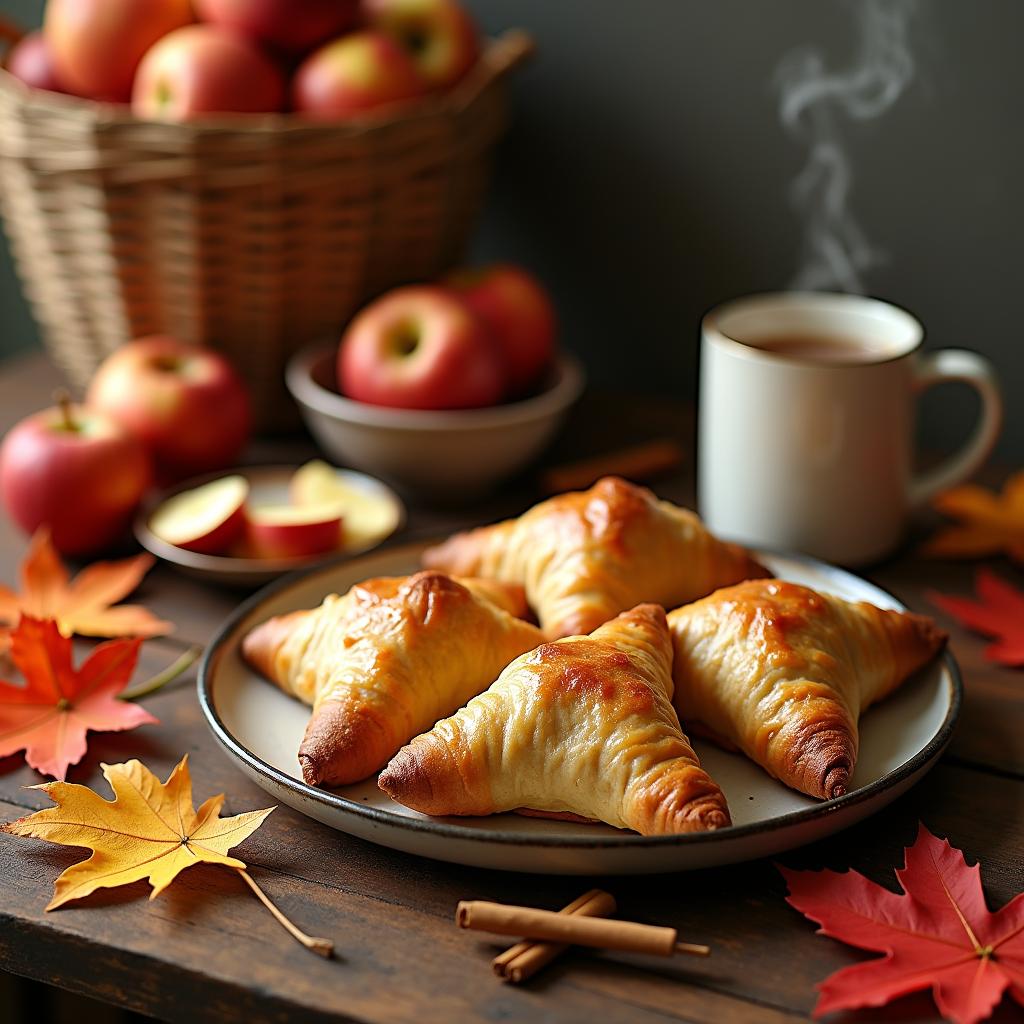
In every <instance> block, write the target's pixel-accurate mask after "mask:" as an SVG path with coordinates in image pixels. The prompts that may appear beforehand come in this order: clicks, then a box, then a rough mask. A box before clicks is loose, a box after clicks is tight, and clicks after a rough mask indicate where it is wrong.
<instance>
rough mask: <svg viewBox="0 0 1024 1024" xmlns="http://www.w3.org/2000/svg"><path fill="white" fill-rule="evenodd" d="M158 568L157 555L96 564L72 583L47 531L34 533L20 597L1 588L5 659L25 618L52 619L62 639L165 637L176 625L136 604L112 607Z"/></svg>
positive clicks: (0, 645)
mask: <svg viewBox="0 0 1024 1024" xmlns="http://www.w3.org/2000/svg"><path fill="white" fill-rule="evenodd" d="M152 564H153V556H152V555H137V556H136V557H135V558H126V559H124V560H122V561H119V562H96V563H95V564H93V565H90V566H87V567H86V568H85V569H83V570H82V571H81V572H80V573H79V574H78V575H77V576H76V577H75V578H74V580H72V579H71V578H70V576H69V574H68V571H67V569H66V568H65V566H64V564H63V562H61V560H60V556H59V555H58V554H57V552H56V550H55V549H54V547H53V544H52V543H51V541H50V533H49V530H47V529H46V528H45V527H42V528H40V529H39V530H37V531H36V532H35V534H34V535H33V537H32V541H31V543H30V544H29V549H28V554H27V555H26V556H25V561H24V562H22V565H21V593H20V594H16V593H14V591H13V590H11V589H10V588H9V587H5V586H2V585H0V653H3V652H4V651H6V650H7V649H8V648H9V647H10V638H11V630H12V629H13V628H14V626H16V625H17V623H18V618H19V616H21V615H30V616H32V617H33V618H37V619H53V620H55V621H56V623H57V627H58V628H59V629H60V631H61V634H62V635H63V636H72V635H73V634H75V633H78V634H80V635H82V636H103V637H118V636H139V637H151V636H162V635H164V634H166V633H170V632H172V631H173V630H174V625H173V624H172V623H170V622H165V621H164V620H162V619H158V618H157V617H156V616H155V615H154V614H153V613H152V612H150V611H148V610H147V609H145V608H143V607H141V606H139V605H132V604H122V605H118V606H117V607H116V608H112V607H111V605H113V604H115V602H117V601H120V600H121V598H122V597H125V596H126V595H128V594H130V593H131V592H132V591H133V590H134V589H135V588H136V587H137V586H138V585H139V583H140V581H141V580H142V577H143V576H145V575H146V573H147V572H148V571H149V569H150V566H152Z"/></svg>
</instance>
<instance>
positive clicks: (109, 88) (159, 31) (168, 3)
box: [43, 0, 194, 103]
mask: <svg viewBox="0 0 1024 1024" xmlns="http://www.w3.org/2000/svg"><path fill="white" fill-rule="evenodd" d="M193 20H194V19H193V16H192V4H191V2H190V0H50V2H49V3H48V4H47V5H46V19H45V21H44V23H43V33H44V35H45V36H46V42H47V45H48V46H49V48H50V53H51V54H52V56H53V62H54V65H55V67H56V69H57V74H58V75H59V76H60V80H61V81H62V82H64V84H65V85H66V86H67V88H68V89H69V90H70V91H71V92H74V93H76V94H77V95H79V96H88V97H90V98H91V99H96V100H114V101H116V102H121V103H124V102H127V101H128V99H129V97H130V96H131V93H132V80H133V79H134V77H135V69H136V68H137V67H138V66H139V61H140V60H142V55H143V54H144V53H145V52H146V51H147V50H148V49H149V48H150V47H151V46H152V45H153V44H154V43H155V42H156V41H157V40H158V39H159V38H160V37H161V36H165V35H167V33H168V32H172V31H174V29H176V28H180V27H181V26H182V25H188V24H189V23H190V22H191V21H193Z"/></svg>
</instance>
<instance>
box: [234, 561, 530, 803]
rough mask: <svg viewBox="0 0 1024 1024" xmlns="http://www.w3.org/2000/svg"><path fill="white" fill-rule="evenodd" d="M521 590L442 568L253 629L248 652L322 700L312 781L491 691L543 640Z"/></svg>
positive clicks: (334, 775)
mask: <svg viewBox="0 0 1024 1024" xmlns="http://www.w3.org/2000/svg"><path fill="white" fill-rule="evenodd" d="M523 611H525V602H524V600H523V595H522V590H521V589H520V588H518V587H514V586H506V585H504V584H501V583H496V582H495V581H492V580H462V581H457V580H453V579H451V578H449V577H448V576H445V575H443V574H442V573H439V572H429V571H428V572H420V573H417V574H416V575H415V576H409V577H383V578H380V579H372V580H367V581H366V582H365V583H360V584H359V585H357V586H355V587H352V589H351V590H349V591H348V593H347V594H345V595H344V596H341V597H339V596H338V595H337V594H331V595H329V596H328V597H326V598H325V599H324V601H323V603H322V604H321V605H320V607H318V608H314V609H311V610H309V611H297V612H292V613H290V614H288V615H280V616H277V617H275V618H272V619H270V620H268V621H267V622H264V623H263V624H262V625H260V626H257V627H256V628H255V629H253V630H252V631H251V632H250V633H249V634H248V635H247V636H246V637H245V639H244V641H243V643H242V654H243V656H244V657H245V659H246V660H247V661H248V662H249V663H250V664H251V665H252V666H253V667H254V668H256V669H257V670H258V671H260V672H261V673H263V675H265V676H266V677H267V678H268V679H271V680H272V681H273V682H275V683H276V684H277V685H278V686H280V687H281V689H282V690H284V691H285V693H288V694H291V695H292V696H294V697H298V698H299V699H300V700H302V701H305V702H306V703H307V704H311V705H313V713H312V717H311V718H310V720H309V725H308V726H307V728H306V733H305V736H304V738H303V740H302V745H301V747H300V748H299V762H300V764H301V766H302V775H303V778H305V780H306V782H308V783H309V784H310V785H318V784H326V785H344V784H347V783H351V782H357V781H359V780H360V779H365V778H367V777H369V776H370V775H372V774H373V773H374V772H376V771H378V770H379V769H380V768H382V767H383V766H384V765H385V764H387V761H388V759H389V758H390V757H391V756H392V755H393V754H394V753H395V751H396V750H398V749H399V747H401V746H402V744H403V743H406V742H407V741H408V740H409V739H411V738H412V737H413V736H415V735H416V734H417V733H421V732H423V731H424V730H425V729H429V728H430V727H431V726H432V725H433V724H434V723H435V722H436V721H437V720H438V719H439V718H443V717H444V716H445V715H450V714H451V713H452V712H453V711H454V710H455V709H456V708H459V707H461V706H462V705H463V704H465V703H466V701H468V700H469V699H470V698H471V697H474V696H476V695H477V694H478V693H480V691H481V690H483V689H485V688H486V687H487V686H488V685H489V684H490V683H491V681H492V680H493V679H494V677H495V676H496V675H497V674H498V673H499V672H500V671H501V670H502V669H503V668H504V667H505V666H506V665H507V664H508V663H509V662H510V661H511V660H512V659H513V658H515V657H517V656H518V655H520V654H522V653H523V652H524V651H528V650H530V649H532V648H534V647H536V646H537V645H538V644H539V643H542V642H543V640H544V637H543V635H542V634H541V632H540V630H539V629H537V627H536V626H533V625H531V624H530V623H528V622H524V621H522V619H520V618H517V617H516V614H518V613H521V612H523Z"/></svg>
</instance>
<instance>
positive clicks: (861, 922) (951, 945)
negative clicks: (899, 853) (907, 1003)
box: [779, 825, 1024, 1024]
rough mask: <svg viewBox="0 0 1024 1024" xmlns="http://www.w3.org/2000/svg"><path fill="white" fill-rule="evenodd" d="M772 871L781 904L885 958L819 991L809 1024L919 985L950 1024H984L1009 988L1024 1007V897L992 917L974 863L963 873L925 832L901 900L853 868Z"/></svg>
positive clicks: (955, 855) (943, 845)
mask: <svg viewBox="0 0 1024 1024" xmlns="http://www.w3.org/2000/svg"><path fill="white" fill-rule="evenodd" d="M779 870H780V871H781V872H782V874H783V875H784V876H785V879H786V881H787V882H788V883H789V896H788V897H787V901H788V902H789V903H790V904H791V905H792V906H794V907H796V909H797V910H799V911H800V912H801V913H803V914H805V915H806V916H807V917H809V918H810V919H811V920H812V921H816V922H817V923H818V924H820V925H821V928H819V929H818V931H819V934H822V935H830V936H832V938H834V939H839V940H840V941H841V942H846V943H849V944H850V945H851V946H857V947H858V948H860V949H870V950H872V951H874V952H876V953H885V954H886V955H885V957H884V958H883V959H881V960H868V961H866V962H865V963H860V964H854V965H853V966H852V967H845V968H843V969H842V970H841V971H837V972H836V973H835V974H833V975H831V977H829V978H827V979H826V980H825V981H823V982H822V983H821V984H819V985H818V989H819V991H820V992H821V996H820V997H819V998H818V1003H817V1005H816V1006H815V1008H814V1016H815V1017H820V1016H822V1015H823V1014H826V1013H832V1012H833V1011H834V1010H853V1009H857V1008H859V1007H862V1006H883V1005H884V1004H886V1003H888V1002H889V1001H890V1000H892V999H895V998H897V997H898V996H903V995H907V994H909V993H911V992H917V991H919V990H921V989H926V988H931V990H932V994H933V995H934V997H935V1002H936V1005H937V1006H938V1008H939V1010H940V1012H941V1013H942V1014H943V1016H945V1017H947V1018H948V1019H949V1020H951V1021H954V1022H955V1024H975V1022H976V1021H981V1020H984V1019H985V1018H986V1017H988V1016H989V1014H991V1012H992V1010H993V1009H994V1008H995V1006H996V1004H997V1003H998V1002H999V1000H1000V999H1002V997H1003V993H1004V992H1006V991H1007V990H1009V992H1010V994H1011V995H1012V996H1013V998H1014V999H1016V1000H1017V1002H1019V1003H1021V1004H1022V1005H1024V893H1021V894H1019V895H1018V896H1016V897H1014V898H1013V899H1012V900H1011V901H1010V902H1009V903H1007V904H1006V906H1005V907H1003V908H1002V910H999V911H997V912H996V913H994V914H992V913H990V912H989V910H988V907H986V906H985V895H984V893H983V892H982V889H981V872H980V869H979V867H978V865H977V864H975V865H974V866H973V867H968V865H967V862H966V861H965V860H964V855H963V854H962V853H961V852H960V851H959V850H957V849H955V848H953V847H952V846H950V845H949V842H948V841H947V840H945V839H937V838H936V837H935V836H933V835H932V834H931V833H930V832H929V831H928V830H927V829H926V828H925V827H924V825H921V827H920V828H919V830H918V833H917V839H916V840H915V842H914V845H913V846H910V847H908V848H907V850H906V866H905V867H904V868H903V869H902V870H898V871H897V872H896V876H897V878H898V879H899V881H900V884H901V885H902V886H903V894H902V895H900V894H897V893H894V892H891V891H890V890H889V889H885V888H883V887H882V886H880V885H876V884H875V883H874V882H872V881H871V880H870V879H868V878H865V877H864V876H863V875H861V874H858V873H857V872H856V871H848V872H846V873H843V874H840V873H838V872H835V871H789V870H787V869H786V868H782V867H780V868H779Z"/></svg>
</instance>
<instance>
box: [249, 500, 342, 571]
mask: <svg viewBox="0 0 1024 1024" xmlns="http://www.w3.org/2000/svg"><path fill="white" fill-rule="evenodd" d="M248 535H249V546H250V548H251V550H252V553H253V554H254V555H255V556H256V557H257V558H308V557H310V556H311V555H321V554H324V553H325V552H327V551H335V550H337V548H338V547H339V545H340V541H341V509H340V508H339V507H338V504H337V502H330V503H327V504H319V505H264V506H263V507H262V508H254V509H251V510H250V512H249V528H248Z"/></svg>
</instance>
